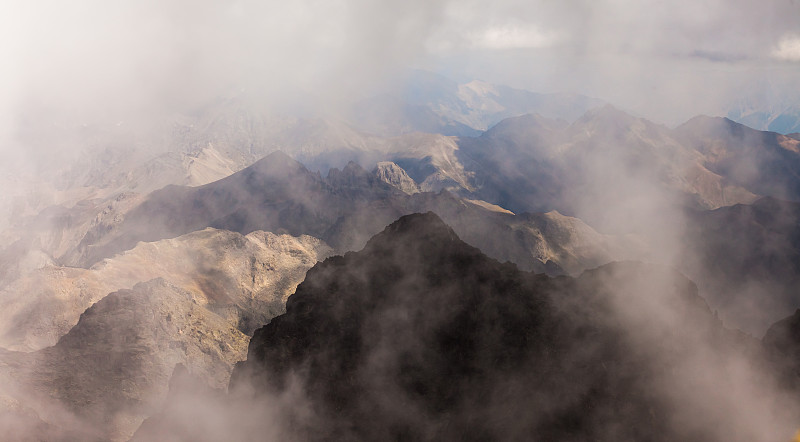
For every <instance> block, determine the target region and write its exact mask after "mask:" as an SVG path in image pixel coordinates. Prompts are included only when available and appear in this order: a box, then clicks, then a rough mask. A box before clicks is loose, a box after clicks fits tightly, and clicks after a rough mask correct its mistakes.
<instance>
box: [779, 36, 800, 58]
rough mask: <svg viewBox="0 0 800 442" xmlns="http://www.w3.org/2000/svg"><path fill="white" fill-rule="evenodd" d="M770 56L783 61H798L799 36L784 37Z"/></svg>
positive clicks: (799, 55) (799, 56)
mask: <svg viewBox="0 0 800 442" xmlns="http://www.w3.org/2000/svg"><path fill="white" fill-rule="evenodd" d="M772 56H773V57H775V58H777V59H779V60H784V61H800V35H786V36H784V37H783V39H781V42H780V44H778V47H777V48H776V49H775V50H774V51H772Z"/></svg>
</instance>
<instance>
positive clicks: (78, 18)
mask: <svg viewBox="0 0 800 442" xmlns="http://www.w3.org/2000/svg"><path fill="white" fill-rule="evenodd" d="M0 57H2V59H3V61H4V63H3V66H4V69H2V70H0V103H1V104H0V131H2V133H4V134H5V135H6V136H8V134H9V133H11V132H13V130H14V127H15V124H17V122H18V120H19V118H20V116H21V115H25V116H27V117H28V118H31V116H32V115H33V116H35V118H39V117H41V118H51V117H52V118H53V119H58V118H62V117H63V118H68V119H71V120H75V121H81V120H85V121H92V120H97V119H104V118H106V119H116V118H123V117H124V116H125V115H128V116H135V115H147V116H153V115H157V114H158V113H159V112H161V111H167V112H169V111H173V110H182V109H184V108H187V107H191V106H193V105H195V104H197V103H202V102H203V101H205V100H207V99H209V98H210V97H215V96H219V95H230V94H233V93H236V92H237V91H240V90H242V89H245V90H246V91H247V93H249V94H252V95H255V96H260V97H263V99H264V100H268V101H270V102H276V103H285V102H291V101H293V100H294V99H296V97H297V96H298V95H297V92H298V91H302V92H304V93H305V94H311V95H315V96H320V97H321V98H324V100H325V102H326V103H335V102H338V100H341V99H342V98H343V97H351V96H353V94H358V93H359V92H360V91H361V90H364V89H365V88H366V89H368V90H369V88H370V87H372V86H375V85H377V84H380V82H381V81H382V80H383V79H385V78H387V76H390V75H391V74H392V73H394V72H397V71H398V70H400V69H402V68H404V67H421V68H429V69H434V70H437V71H439V72H442V73H445V74H447V75H451V76H452V77H454V78H455V79H458V80H466V79H472V78H479V79H483V80H486V81H490V82H496V83H506V84H509V85H511V86H515V87H522V88H527V89H531V90H534V91H572V92H580V93H585V94H590V95H592V96H596V97H598V98H603V99H606V100H608V101H610V102H612V103H614V104H616V105H618V106H620V107H622V108H625V109H628V110H631V111H634V112H638V113H640V114H643V115H645V116H648V117H650V118H651V119H654V120H656V121H660V122H665V123H670V124H674V123H677V122H680V121H682V120H685V119H687V118H688V117H690V116H691V115H693V114H696V113H701V112H704V113H715V112H717V113H719V112H721V111H722V110H723V109H724V107H723V106H722V105H723V104H727V103H729V102H732V101H734V100H735V99H736V98H738V97H740V96H741V95H743V94H742V93H743V92H747V93H748V94H750V95H752V96H753V97H756V98H758V99H761V100H762V101H764V102H765V103H776V102H778V101H779V100H778V99H781V100H783V98H782V97H784V96H786V95H787V94H794V95H798V94H797V92H796V90H797V88H796V87H795V83H796V80H797V79H798V78H800V2H798V0H765V1H759V2H755V1H752V0H724V1H723V0H712V1H704V2H697V1H684V0H681V1H673V2H666V1H654V0H645V1H619V0H599V1H563V2H555V1H513V0H498V1H492V2H489V1H485V0H459V1H455V0H423V1H419V0H412V1H406V2H388V1H385V2H376V1H367V0H325V1H318V0H293V1H280V2H276V1H255V0H242V1H211V0H191V1H190V0H174V1H169V0H167V1H147V0H144V1H136V2H131V1H121V0H78V1H73V2H64V1H57V0H50V1H47V0H44V1H21V0H17V1H6V2H3V6H0ZM4 138H6V137H4ZM6 139H7V138H6Z"/></svg>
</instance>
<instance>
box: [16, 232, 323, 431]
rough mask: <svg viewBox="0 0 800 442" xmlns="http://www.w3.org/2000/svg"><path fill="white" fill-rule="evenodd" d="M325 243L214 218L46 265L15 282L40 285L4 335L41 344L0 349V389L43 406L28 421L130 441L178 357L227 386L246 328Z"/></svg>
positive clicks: (212, 382)
mask: <svg viewBox="0 0 800 442" xmlns="http://www.w3.org/2000/svg"><path fill="white" fill-rule="evenodd" d="M329 253H330V248H328V247H327V246H326V245H325V244H324V243H322V242H321V241H319V240H316V239H314V238H311V237H307V236H305V237H291V236H288V235H275V234H272V233H269V232H261V231H256V232H253V233H251V234H249V235H247V236H243V235H240V234H237V233H233V232H227V231H220V230H214V229H206V230H203V231H199V232H195V233H192V234H189V235H185V236H181V237H179V238H176V239H171V240H163V241H158V242H155V243H140V244H139V245H138V246H137V247H136V248H134V249H133V250H131V251H129V252H126V253H125V254H123V255H119V256H117V257H115V258H114V259H111V260H106V261H104V262H102V263H101V264H99V265H97V266H95V267H93V268H92V269H90V270H83V269H74V268H55V267H51V268H44V269H42V270H40V271H38V274H34V276H33V277H31V278H29V279H28V280H26V281H24V282H25V283H26V284H28V285H36V287H37V288H36V289H31V288H27V287H26V288H20V287H17V288H16V289H17V290H18V291H20V292H29V293H31V292H32V293H37V294H38V296H37V297H36V298H34V299H17V300H16V303H12V304H11V306H10V307H8V308H5V309H4V310H3V311H4V315H6V316H7V318H8V319H7V320H5V321H3V325H4V332H5V335H4V343H6V346H7V347H10V348H14V347H15V346H16V347H19V348H21V349H25V350H32V349H39V350H37V351H34V352H30V353H20V352H3V353H2V354H0V372H2V373H3V375H4V376H8V377H10V378H13V379H15V381H14V382H13V383H12V384H10V385H15V386H16V387H15V388H16V389H17V390H15V391H10V392H3V393H4V394H7V395H8V397H10V398H11V400H13V403H14V404H21V405H20V406H24V407H28V408H29V409H31V410H33V411H32V412H33V415H34V416H40V417H41V418H40V419H39V420H36V421H35V422H34V423H32V424H31V425H33V426H34V427H35V428H39V427H40V426H42V425H45V423H46V425H45V427H46V428H45V429H38V430H35V431H42V432H44V433H41V434H46V431H50V430H47V428H51V427H55V428H57V433H61V432H63V434H71V433H70V432H79V433H80V432H82V431H89V430H91V431H89V433H86V434H83V433H81V434H82V436H81V437H80V439H85V438H98V440H106V439H111V440H127V439H128V438H129V437H130V436H131V434H132V433H133V431H134V430H135V429H136V428H137V427H138V425H139V424H140V423H141V421H142V420H143V419H144V418H145V417H147V416H149V415H150V414H152V413H153V412H154V411H156V410H158V409H159V408H160V407H161V406H162V405H163V403H164V400H165V398H166V394H167V391H168V383H169V379H170V376H171V374H172V371H173V368H174V367H175V365H176V364H178V363H180V364H183V366H185V367H186V368H187V369H188V370H189V372H191V373H192V374H193V375H194V376H197V377H198V379H200V382H201V383H202V384H203V385H208V386H210V387H213V388H224V387H225V386H226V385H227V383H228V378H229V376H230V373H231V371H232V369H233V364H234V363H235V362H237V361H239V360H242V359H244V357H245V354H246V348H247V342H248V340H249V335H250V334H252V332H253V330H254V329H255V328H256V327H259V326H261V325H263V324H265V323H266V322H268V321H269V320H270V319H271V318H272V317H273V316H275V315H277V314H279V313H281V312H282V311H284V303H285V300H286V298H287V297H288V295H289V294H291V293H292V292H293V291H294V287H295V286H296V285H297V284H298V283H299V282H300V281H302V279H303V277H304V275H305V271H306V270H307V269H308V268H309V267H311V266H312V265H313V264H314V263H316V262H317V261H318V260H320V259H322V258H324V257H325V256H327V255H328V254H329ZM154 263H157V265H154ZM139 281H143V282H139ZM116 287H132V289H126V288H123V289H121V290H116V289H115V288H116ZM108 290H116V291H114V292H113V293H111V294H108V295H106V294H107V293H108ZM78 304H83V305H78ZM90 305H91V307H89V306H90ZM87 307H88V309H87ZM84 310H86V311H85V312H84ZM77 315H80V319H79V320H77ZM75 320H77V321H76V322H77V324H75V325H74V327H73V324H74V322H72V321H75ZM71 322H72V323H71ZM67 331H68V333H67ZM64 333H66V334H64ZM62 334H63V336H62ZM55 340H57V342H51V341H55ZM52 343H54V344H55V345H54V346H52V347H45V348H42V347H44V346H45V345H48V344H52ZM9 344H11V345H9ZM40 348H41V349H40ZM50 408H55V409H58V410H62V411H61V413H62V414H64V415H65V416H67V417H65V418H60V419H55V418H52V416H51V415H50V413H51V412H49V411H48V410H49V409H50ZM40 420H41V422H39V421H40ZM29 430H31V429H29ZM26 431H28V430H26ZM31 431H33V430H31ZM53 431H56V430H53Z"/></svg>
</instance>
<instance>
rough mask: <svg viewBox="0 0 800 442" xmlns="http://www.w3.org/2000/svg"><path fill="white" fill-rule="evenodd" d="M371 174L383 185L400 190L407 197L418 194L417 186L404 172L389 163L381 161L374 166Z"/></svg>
mask: <svg viewBox="0 0 800 442" xmlns="http://www.w3.org/2000/svg"><path fill="white" fill-rule="evenodd" d="M373 174H375V176H377V177H378V179H379V180H381V181H383V182H384V183H386V184H388V185H390V186H392V187H395V188H397V189H400V190H402V191H403V192H404V193H406V194H408V195H412V194H415V193H419V186H418V185H417V183H416V182H415V181H414V180H413V179H412V178H411V177H410V176H408V174H407V173H406V171H405V170H404V169H403V168H402V167H400V166H398V165H397V164H395V163H393V162H391V161H381V162H379V163H378V164H377V165H376V166H375V170H374V171H373Z"/></svg>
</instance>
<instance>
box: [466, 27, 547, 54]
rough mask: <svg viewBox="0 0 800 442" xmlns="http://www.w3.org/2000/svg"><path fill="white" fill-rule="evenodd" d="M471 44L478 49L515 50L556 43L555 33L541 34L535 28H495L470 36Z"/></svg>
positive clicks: (541, 32)
mask: <svg viewBox="0 0 800 442" xmlns="http://www.w3.org/2000/svg"><path fill="white" fill-rule="evenodd" d="M470 40H472V44H473V45H474V46H476V47H479V48H489V49H516V48H543V47H550V46H552V45H553V44H555V43H556V42H557V41H558V35H557V34H556V33H555V32H543V31H541V30H539V29H537V28H535V27H523V26H514V25H506V26H497V27H490V28H488V29H486V30H485V31H484V32H482V33H479V34H475V35H472V36H471V38H470Z"/></svg>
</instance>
